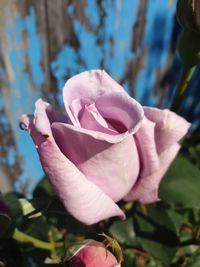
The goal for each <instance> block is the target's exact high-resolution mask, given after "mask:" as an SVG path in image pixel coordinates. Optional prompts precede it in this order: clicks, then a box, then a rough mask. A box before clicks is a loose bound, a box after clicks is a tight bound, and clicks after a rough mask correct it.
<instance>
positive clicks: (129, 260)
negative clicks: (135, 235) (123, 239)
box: [121, 251, 137, 267]
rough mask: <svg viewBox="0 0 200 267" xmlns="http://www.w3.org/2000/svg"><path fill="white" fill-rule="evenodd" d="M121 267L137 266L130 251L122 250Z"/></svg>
mask: <svg viewBox="0 0 200 267" xmlns="http://www.w3.org/2000/svg"><path fill="white" fill-rule="evenodd" d="M121 265H122V267H137V265H136V257H135V255H134V253H132V252H130V251H125V252H124V261H123V262H122V264H121Z"/></svg>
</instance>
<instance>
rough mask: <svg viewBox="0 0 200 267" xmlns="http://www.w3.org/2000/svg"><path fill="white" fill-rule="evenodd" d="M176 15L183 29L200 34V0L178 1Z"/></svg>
mask: <svg viewBox="0 0 200 267" xmlns="http://www.w3.org/2000/svg"><path fill="white" fill-rule="evenodd" d="M176 15H177V19H178V22H179V24H180V25H181V26H182V27H183V29H185V30H189V31H196V32H199V33H200V0H178V2H177V7H176Z"/></svg>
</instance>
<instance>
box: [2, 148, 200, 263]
mask: <svg viewBox="0 0 200 267" xmlns="http://www.w3.org/2000/svg"><path fill="white" fill-rule="evenodd" d="M199 152H200V150H199V146H195V147H188V150H187V153H185V152H184V154H183V155H189V156H187V157H185V156H183V155H179V156H178V157H177V158H176V159H175V160H174V162H173V163H172V165H171V167H170V168H169V170H168V171H167V173H166V175H165V177H164V178H163V180H162V182H161V184H160V189H159V196H160V198H161V201H160V202H158V203H155V204H151V205H147V206H144V205H141V204H139V203H128V204H127V203H123V202H122V203H121V204H120V205H121V208H122V209H123V210H124V211H125V212H126V216H127V219H126V220H125V221H120V220H118V219H117V218H113V219H111V220H107V221H104V222H100V223H98V224H96V225H92V226H84V225H82V224H81V223H80V222H77V221H76V220H75V219H74V218H73V217H72V216H71V215H70V214H68V213H67V212H66V210H65V209H64V208H63V206H62V204H61V203H60V201H59V200H58V199H57V197H56V196H55V194H54V192H53V191H52V188H51V186H50V185H49V183H48V181H47V179H46V178H43V179H42V180H41V181H40V182H39V184H38V185H37V186H36V188H35V190H34V192H33V197H32V199H31V200H30V199H27V198H26V197H25V196H23V195H20V194H16V193H9V194H6V195H5V196H4V198H3V200H4V202H5V204H6V205H7V207H8V209H9V214H4V213H2V214H0V261H1V260H2V261H4V262H5V261H6V258H8V255H10V253H11V251H10V250H9V249H8V248H9V246H8V244H12V245H11V247H10V248H12V246H13V247H15V250H16V251H18V252H17V256H16V257H17V258H16V262H17V264H18V265H17V266H24V267H26V266H49V265H50V266H62V256H63V255H64V254H65V251H66V250H67V249H68V248H69V247H70V246H71V245H74V244H79V243H80V242H82V241H83V240H84V239H87V238H92V239H96V240H99V241H101V242H102V237H100V236H99V235H98V234H101V233H103V232H105V233H109V235H110V236H111V237H109V240H108V238H106V241H105V242H106V243H105V244H106V246H107V247H108V249H109V250H111V251H112V252H113V253H114V254H117V255H118V256H119V251H121V249H122V252H123V261H122V263H121V266H122V267H134V266H136V267H140V266H142V267H143V266H144V267H163V266H172V267H176V266H186V267H193V266H194V267H196V266H198V264H199V261H200V256H199V255H200V250H199V245H200V204H199V203H200V194H199V188H200V169H199V166H200V165H199V155H200V153H199ZM105 236H106V237H107V235H105ZM120 247H121V249H120ZM120 253H121V252H120ZM3 255H5V256H3ZM120 255H121V254H120ZM120 259H121V260H122V256H120ZM30 262H32V265H30ZM9 264H11V265H10V266H15V265H14V264H15V263H13V261H10V263H9ZM9 264H8V266H9Z"/></svg>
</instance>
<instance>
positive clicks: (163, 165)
mask: <svg viewBox="0 0 200 267" xmlns="http://www.w3.org/2000/svg"><path fill="white" fill-rule="evenodd" d="M179 149H180V145H179V144H175V145H173V146H171V147H170V148H169V149H167V150H165V151H164V152H163V153H161V154H160V167H159V169H158V170H157V171H156V172H155V173H153V174H152V175H150V176H147V177H144V178H141V179H139V180H138V182H137V183H136V185H135V186H134V187H133V189H132V190H131V191H130V192H129V194H128V195H127V196H126V197H125V200H126V201H130V200H138V201H140V202H142V203H144V204H149V203H152V202H155V201H157V200H158V186H159V183H160V180H161V179H162V177H163V176H164V174H165V172H166V171H167V169H168V168H169V166H170V164H171V162H172V161H173V160H174V158H175V157H176V155H177V153H178V151H179Z"/></svg>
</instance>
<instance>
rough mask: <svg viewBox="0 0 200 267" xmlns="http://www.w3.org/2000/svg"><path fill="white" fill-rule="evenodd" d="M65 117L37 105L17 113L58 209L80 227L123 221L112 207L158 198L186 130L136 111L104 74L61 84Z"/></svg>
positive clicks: (171, 118)
mask: <svg viewBox="0 0 200 267" xmlns="http://www.w3.org/2000/svg"><path fill="white" fill-rule="evenodd" d="M63 99H64V104H65V109H66V111H67V114H68V117H67V115H66V114H60V113H58V112H57V111H55V110H54V109H53V108H52V106H51V105H50V104H49V103H47V102H44V101H42V100H41V99H39V100H38V101H37V102H36V104H35V113H34V116H30V115H23V116H22V117H21V118H20V126H21V128H22V129H27V130H28V132H29V133H30V135H31V136H32V139H33V141H34V143H35V146H36V148H37V151H38V154H39V158H40V161H41V164H42V167H43V169H44V171H45V173H46V175H47V177H48V178H49V181H50V182H51V184H52V186H53V188H54V189H55V191H56V192H57V195H58V196H59V198H60V200H61V201H62V203H63V205H64V206H65V208H66V209H67V210H68V211H69V213H71V214H72V215H73V216H74V217H75V218H76V219H77V220H79V221H81V222H83V223H85V224H93V223H97V222H99V221H101V220H104V219H107V218H110V217H112V216H119V217H120V218H122V219H124V218H125V214H124V212H123V211H122V210H121V209H120V208H119V207H118V205H117V204H116V202H118V201H119V200H121V199H124V200H126V201H132V200H138V201H140V202H142V203H144V204H147V203H152V202H155V201H157V200H158V193H157V192H158V187H159V183H160V180H161V179H162V177H163V175H164V174H165V172H166V170H167V169H168V167H169V165H170V164H171V162H172V161H173V159H174V158H175V157H176V155H177V153H178V151H179V149H180V145H179V143H178V142H179V140H180V139H181V138H182V137H183V136H184V135H185V134H186V133H187V131H188V128H189V127H190V124H189V123H188V122H187V121H186V120H185V119H184V118H182V117H180V116H178V115H177V114H175V113H174V112H171V111H169V110H167V109H164V110H161V109H158V108H151V107H142V106H141V105H140V104H139V103H138V102H137V101H136V100H135V99H133V98H131V97H130V96H129V95H128V94H127V93H126V92H125V91H124V89H123V88H122V87H121V86H120V85H119V84H118V83H117V82H115V81H114V80H113V79H112V78H111V77H110V76H109V75H108V74H107V73H106V72H105V71H102V70H91V71H86V72H83V73H81V74H79V75H76V76H74V77H72V78H71V79H69V80H68V81H67V83H66V84H65V86H64V89H63Z"/></svg>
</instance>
